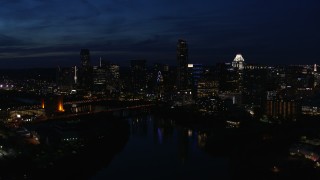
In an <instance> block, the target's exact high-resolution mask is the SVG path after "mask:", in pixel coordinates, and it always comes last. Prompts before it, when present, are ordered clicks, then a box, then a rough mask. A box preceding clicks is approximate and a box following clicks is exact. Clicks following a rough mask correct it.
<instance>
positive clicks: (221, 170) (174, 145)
mask: <svg viewBox="0 0 320 180" xmlns="http://www.w3.org/2000/svg"><path fill="white" fill-rule="evenodd" d="M127 121H128V123H129V125H130V136H129V140H128V142H127V144H126V145H125V147H124V149H123V150H122V151H121V152H120V153H118V154H116V155H115V156H114V158H113V160H112V161H111V162H110V163H109V164H107V165H106V166H105V167H104V168H103V169H102V170H100V171H99V172H97V173H96V175H95V176H93V177H92V178H91V179H92V180H98V179H230V177H229V175H228V174H229V173H228V160H227V159H226V158H223V157H219V156H213V155H210V154H208V153H206V152H205V150H204V146H205V143H206V139H207V134H206V133H205V132H201V131H197V130H194V129H189V128H185V127H181V126H178V125H175V124H174V122H173V121H171V120H170V119H161V118H158V117H155V116H153V115H143V116H140V117H132V118H128V119H127Z"/></svg>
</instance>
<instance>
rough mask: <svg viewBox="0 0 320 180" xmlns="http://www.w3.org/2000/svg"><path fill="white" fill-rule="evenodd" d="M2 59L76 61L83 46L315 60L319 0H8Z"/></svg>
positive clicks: (117, 51) (133, 54)
mask: <svg viewBox="0 0 320 180" xmlns="http://www.w3.org/2000/svg"><path fill="white" fill-rule="evenodd" d="M0 4H1V6H0V67H15V66H20V67H25V66H54V65H66V66H72V65H76V64H77V63H78V61H79V51H80V49H81V48H88V49H90V50H91V52H92V53H91V54H92V56H93V59H94V62H95V60H96V61H97V62H98V57H99V56H102V57H103V58H105V59H108V60H111V61H114V62H118V63H120V64H121V63H124V62H126V61H128V60H129V59H135V58H144V59H147V60H148V61H152V62H157V61H158V62H159V61H161V62H166V63H170V62H175V45H176V41H177V39H179V38H183V39H186V40H187V42H188V43H189V48H190V52H189V53H190V55H189V57H190V60H191V61H194V62H197V63H207V64H213V63H215V62H221V61H230V62H231V61H232V59H233V57H234V55H235V54H236V53H242V54H244V55H245V57H246V59H247V60H248V61H249V62H250V61H251V62H258V63H279V62H283V63H289V62H291V63H315V62H318V61H319V59H320V57H319V55H318V51H317V50H318V49H319V45H318V42H319V40H320V35H319V33H318V32H319V30H320V23H319V22H318V21H319V18H320V11H319V10H318V7H319V5H320V2H319V1H317V0H305V1H301V0H290V1H289V0H283V1H279V0H270V1H256V0H241V1H239V0H223V1H213V0H201V1H194V0H135V1H132V0H90V1H89V0H68V1H66V0H45V1H41V0H1V1H0Z"/></svg>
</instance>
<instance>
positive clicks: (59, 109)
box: [58, 100, 64, 112]
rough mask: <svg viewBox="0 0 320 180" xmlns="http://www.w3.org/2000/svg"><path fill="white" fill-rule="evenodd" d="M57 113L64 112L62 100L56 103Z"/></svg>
mask: <svg viewBox="0 0 320 180" xmlns="http://www.w3.org/2000/svg"><path fill="white" fill-rule="evenodd" d="M58 111H59V112H64V109H63V104H62V100H60V101H59V103H58Z"/></svg>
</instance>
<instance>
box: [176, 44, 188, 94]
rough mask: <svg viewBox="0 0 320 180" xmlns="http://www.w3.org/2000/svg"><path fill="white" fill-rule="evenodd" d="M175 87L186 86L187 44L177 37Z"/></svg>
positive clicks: (182, 87)
mask: <svg viewBox="0 0 320 180" xmlns="http://www.w3.org/2000/svg"><path fill="white" fill-rule="evenodd" d="M177 63H178V66H177V89H178V90H186V89H187V88H188V44H187V42H186V41H185V40H182V39H179V40H178V43H177Z"/></svg>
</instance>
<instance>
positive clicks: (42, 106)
mask: <svg viewBox="0 0 320 180" xmlns="http://www.w3.org/2000/svg"><path fill="white" fill-rule="evenodd" d="M41 108H42V109H44V99H42V100H41Z"/></svg>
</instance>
